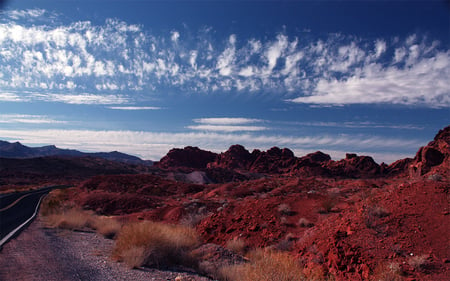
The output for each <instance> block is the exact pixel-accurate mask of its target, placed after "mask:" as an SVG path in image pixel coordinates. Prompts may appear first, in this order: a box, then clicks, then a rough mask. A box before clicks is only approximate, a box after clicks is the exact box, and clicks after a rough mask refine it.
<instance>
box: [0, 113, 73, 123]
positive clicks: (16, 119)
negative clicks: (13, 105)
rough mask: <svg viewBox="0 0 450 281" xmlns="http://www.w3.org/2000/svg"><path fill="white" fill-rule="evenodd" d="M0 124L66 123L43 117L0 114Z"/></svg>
mask: <svg viewBox="0 0 450 281" xmlns="http://www.w3.org/2000/svg"><path fill="white" fill-rule="evenodd" d="M0 123H4V124H66V123H67V121H61V120H54V119H52V118H49V117H48V116H44V115H30V114H0Z"/></svg>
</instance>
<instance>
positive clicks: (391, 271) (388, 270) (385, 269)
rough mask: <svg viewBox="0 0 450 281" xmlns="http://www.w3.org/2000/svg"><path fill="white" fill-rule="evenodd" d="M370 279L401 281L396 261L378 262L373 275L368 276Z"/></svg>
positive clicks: (400, 273)
mask: <svg viewBox="0 0 450 281" xmlns="http://www.w3.org/2000/svg"><path fill="white" fill-rule="evenodd" d="M370 280H371V281H401V280H404V279H403V277H402V270H401V269H400V265H399V264H398V263H387V264H380V265H379V266H378V267H377V268H375V270H374V273H373V275H372V276H371V278H370Z"/></svg>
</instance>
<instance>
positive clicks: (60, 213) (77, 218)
mask: <svg viewBox="0 0 450 281" xmlns="http://www.w3.org/2000/svg"><path fill="white" fill-rule="evenodd" d="M40 214H41V215H42V216H43V220H44V223H45V224H46V225H47V227H50V228H62V229H71V230H74V229H78V230H81V229H86V228H91V229H94V230H96V232H97V233H99V234H101V235H103V236H104V237H106V238H113V237H114V236H115V235H116V234H117V233H118V232H119V230H120V228H121V227H122V225H121V224H120V223H119V222H118V221H117V220H115V219H114V218H109V217H101V216H97V215H95V214H94V212H93V211H86V210H82V209H81V208H79V207H74V206H72V205H70V204H67V203H65V202H64V200H62V199H61V198H60V193H58V192H57V193H55V194H52V195H50V196H48V197H47V198H46V199H45V200H44V202H43V203H42V205H41V209H40Z"/></svg>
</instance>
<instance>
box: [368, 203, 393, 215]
mask: <svg viewBox="0 0 450 281" xmlns="http://www.w3.org/2000/svg"><path fill="white" fill-rule="evenodd" d="M369 215H371V216H375V217H377V218H384V217H387V216H389V212H388V211H387V210H386V209H385V208H383V207H380V206H374V207H372V208H370V209H369Z"/></svg>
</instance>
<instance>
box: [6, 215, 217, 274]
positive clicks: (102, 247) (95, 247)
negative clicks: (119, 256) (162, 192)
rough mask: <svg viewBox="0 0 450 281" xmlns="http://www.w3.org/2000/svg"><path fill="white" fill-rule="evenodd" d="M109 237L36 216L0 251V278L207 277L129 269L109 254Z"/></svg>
mask: <svg viewBox="0 0 450 281" xmlns="http://www.w3.org/2000/svg"><path fill="white" fill-rule="evenodd" d="M113 243H114V242H113V241H112V240H108V239H105V238H103V237H102V236H99V235H97V234H96V233H88V232H73V231H67V230H57V229H47V228H44V226H43V223H42V221H41V220H40V219H39V217H38V218H37V219H36V220H35V221H34V222H33V223H32V224H31V225H30V226H29V227H28V228H27V229H25V230H24V231H23V232H22V233H21V234H20V235H19V236H18V237H17V238H15V239H13V240H11V241H10V242H8V243H7V244H6V245H4V247H3V249H2V250H1V251H0V281H16V280H17V281H19V280H21V281H22V280H33V281H41V280H42V281H53V280H54V281H74V280H80V281H81V280H82V281H87V280H88V281H91V280H92V281H101V280H102V281H103V280H107V281H108V280H111V281H112V280H114V281H121V280H154V281H168V280H177V281H207V280H212V279H209V278H207V277H203V276H199V275H198V274H196V273H193V272H179V271H175V270H174V271H162V270H156V269H145V270H137V269H134V270H131V269H129V268H127V267H126V266H125V265H124V264H122V263H117V262H115V261H113V260H111V258H110V254H111V250H112V247H113Z"/></svg>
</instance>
